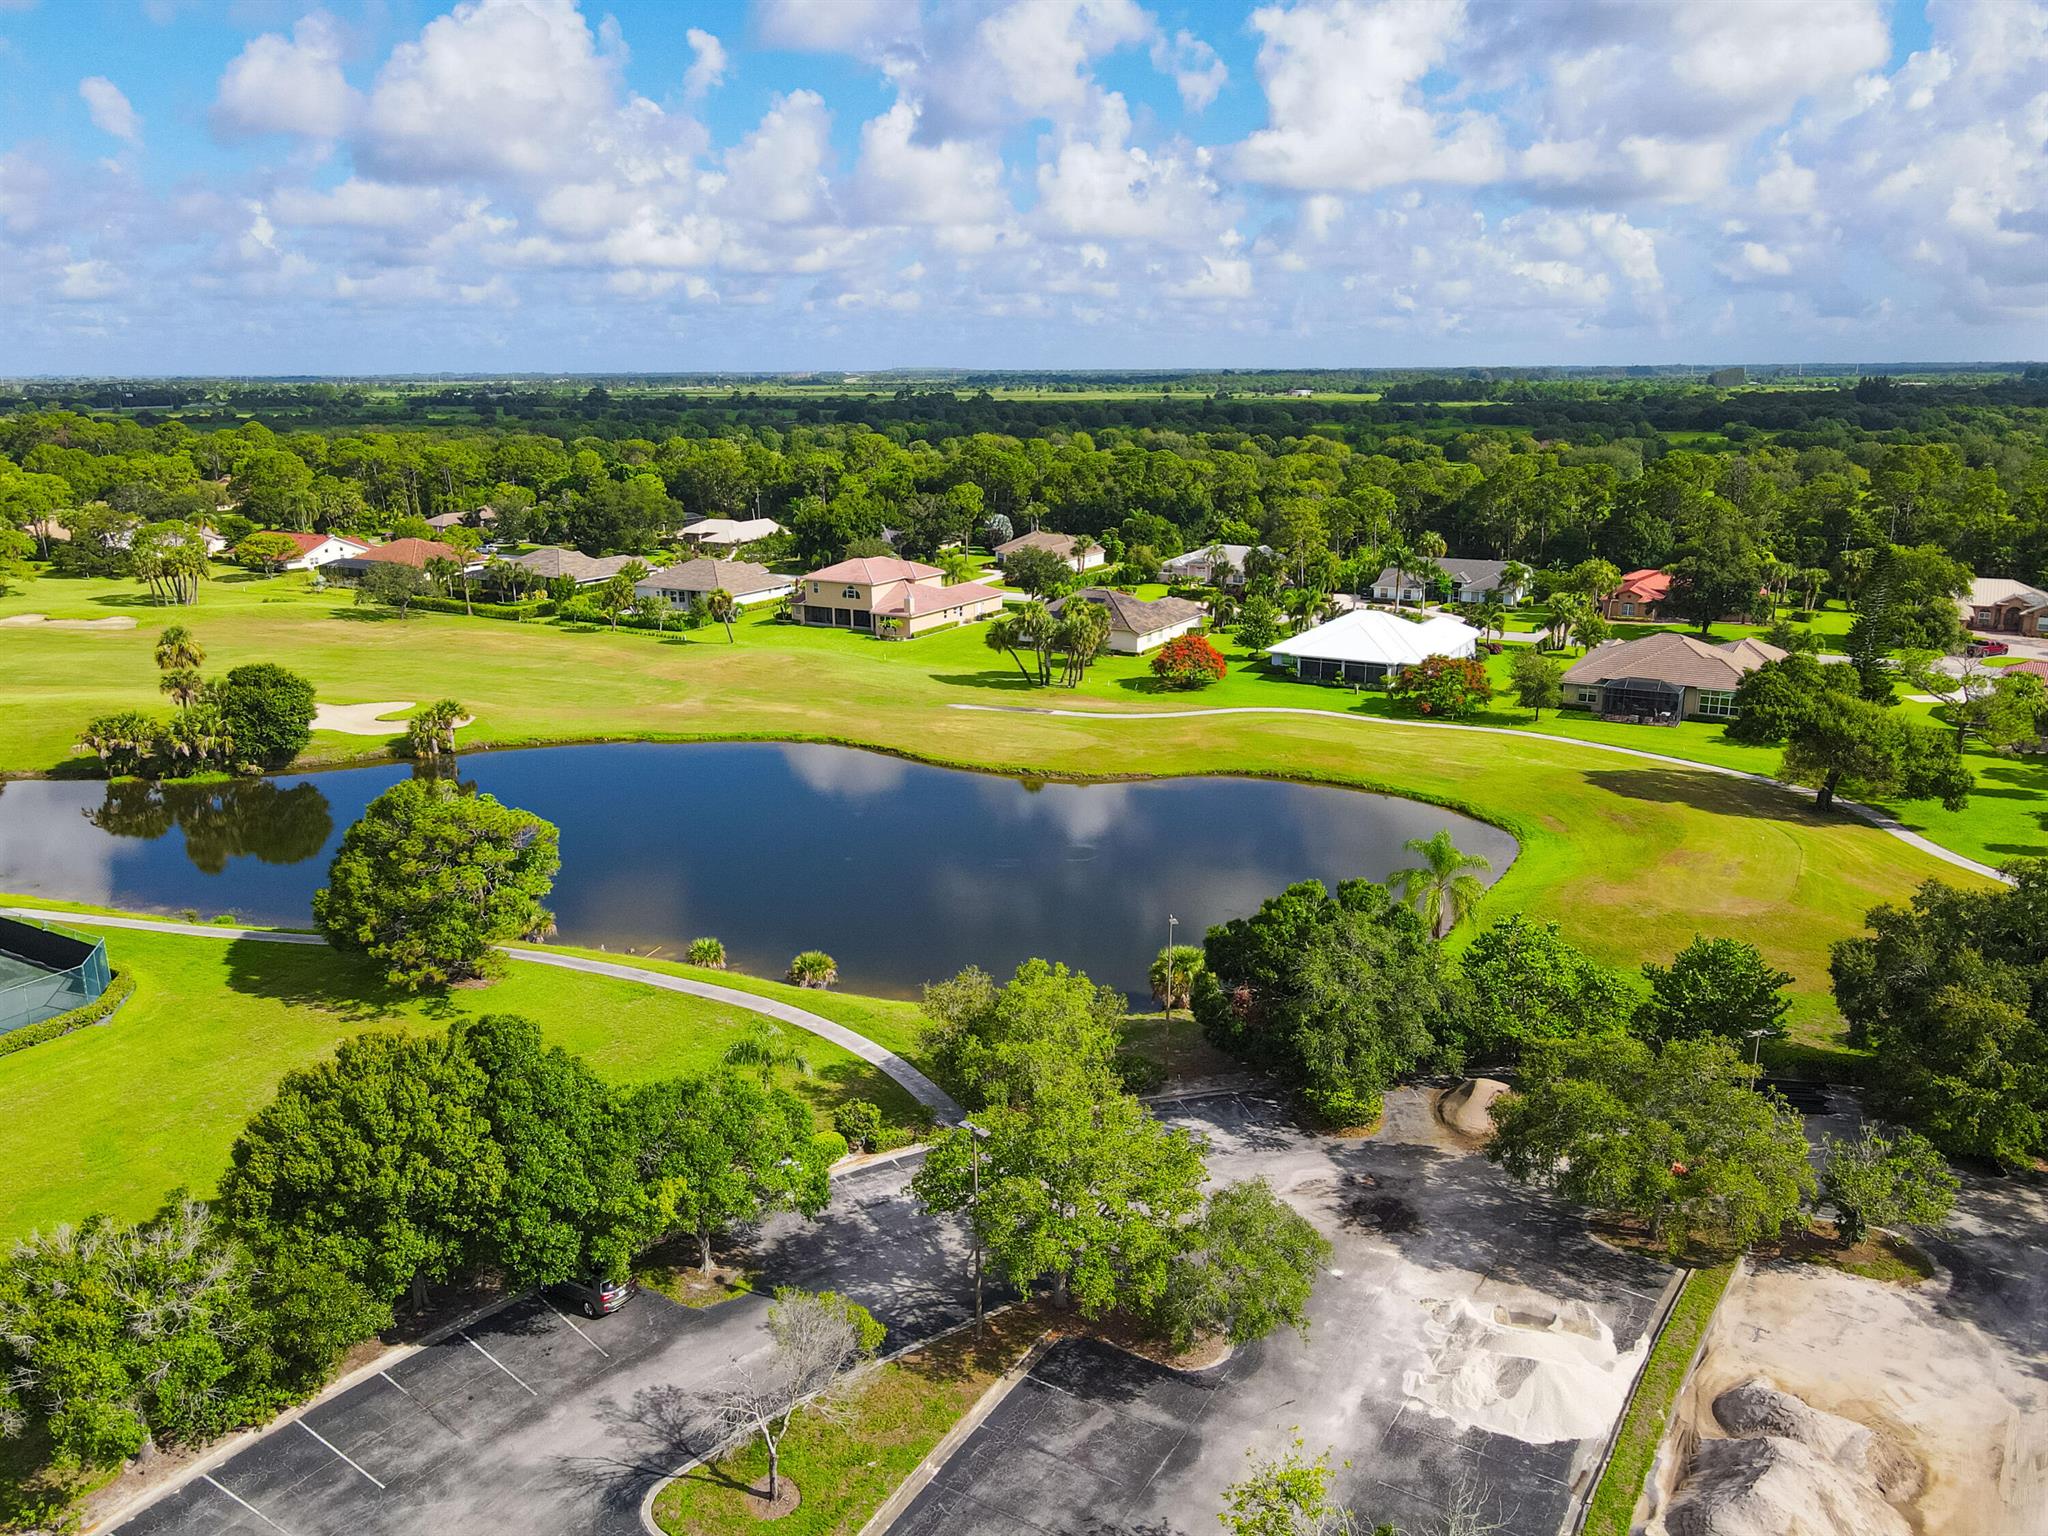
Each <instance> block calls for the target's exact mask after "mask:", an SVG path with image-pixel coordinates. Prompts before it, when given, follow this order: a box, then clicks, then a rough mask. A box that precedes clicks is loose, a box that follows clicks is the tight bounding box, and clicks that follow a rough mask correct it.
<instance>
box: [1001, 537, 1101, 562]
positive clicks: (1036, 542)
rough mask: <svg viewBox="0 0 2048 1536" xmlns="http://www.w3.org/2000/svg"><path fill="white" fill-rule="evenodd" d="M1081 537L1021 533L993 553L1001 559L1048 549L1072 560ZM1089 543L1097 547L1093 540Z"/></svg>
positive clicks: (1062, 557)
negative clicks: (1024, 552) (1030, 550)
mask: <svg viewBox="0 0 2048 1536" xmlns="http://www.w3.org/2000/svg"><path fill="white" fill-rule="evenodd" d="M1079 537H1080V535H1079V534H1073V533H1048V532H1046V531H1045V530H1043V529H1040V530H1039V531H1037V532H1035V533H1020V534H1018V535H1017V537H1016V538H1014V539H1007V540H1005V541H1004V542H1003V543H1001V544H998V545H997V546H996V547H995V549H994V550H993V551H992V553H994V554H995V556H996V557H997V558H998V559H1001V558H1003V557H1004V556H1006V555H1014V554H1015V553H1016V552H1017V551H1018V550H1020V549H1046V550H1051V551H1052V553H1054V554H1056V555H1058V556H1059V557H1060V558H1061V559H1062V560H1071V559H1073V558H1074V541H1075V540H1076V539H1077V538H1079ZM1088 543H1089V545H1090V547H1095V541H1094V540H1093V539H1090V540H1089V541H1088Z"/></svg>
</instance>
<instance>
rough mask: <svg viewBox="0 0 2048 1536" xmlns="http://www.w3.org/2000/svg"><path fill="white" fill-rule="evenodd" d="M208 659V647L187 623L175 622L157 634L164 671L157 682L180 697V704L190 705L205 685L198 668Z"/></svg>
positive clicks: (159, 663) (159, 665)
mask: <svg viewBox="0 0 2048 1536" xmlns="http://www.w3.org/2000/svg"><path fill="white" fill-rule="evenodd" d="M205 662H206V651H205V649H204V648H203V647H202V646H201V645H200V644H199V642H198V641H197V640H195V639H193V638H192V631H191V630H189V629H187V628H186V627H185V626H184V625H182V624H172V625H170V626H169V627H167V628H166V629H165V630H164V632H163V633H162V634H160V635H158V636H157V637H156V665H157V670H158V671H159V672H161V673H163V680H162V681H161V682H160V683H159V684H158V686H159V687H160V688H162V690H163V691H164V692H165V693H167V694H169V695H170V696H171V697H172V698H174V699H176V700H177V701H178V708H180V709H190V708H191V707H192V701H193V700H194V699H196V698H198V697H199V690H200V688H202V687H203V686H204V684H203V682H202V681H201V679H200V676H199V669H200V667H201V666H203V665H205Z"/></svg>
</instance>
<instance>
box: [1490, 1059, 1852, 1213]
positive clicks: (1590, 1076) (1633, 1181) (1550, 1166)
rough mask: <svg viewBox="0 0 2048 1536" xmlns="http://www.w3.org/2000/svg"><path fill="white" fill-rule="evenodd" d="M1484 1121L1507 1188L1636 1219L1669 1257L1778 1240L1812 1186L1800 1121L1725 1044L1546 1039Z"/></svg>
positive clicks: (1495, 1158) (1525, 1063) (1811, 1171)
mask: <svg viewBox="0 0 2048 1536" xmlns="http://www.w3.org/2000/svg"><path fill="white" fill-rule="evenodd" d="M1493 1114H1494V1121H1495V1126H1496V1131H1495V1135H1494V1137H1493V1139H1492V1140H1491V1141H1490V1142H1488V1143H1487V1147H1486V1155H1487V1157H1488V1158H1489V1159H1491V1160H1492V1161H1494V1162H1496V1163H1499V1164H1500V1165H1501V1166H1502V1167H1503V1168H1505V1169H1506V1170H1507V1172H1508V1174H1509V1175H1510V1176H1511V1177H1513V1178H1515V1179H1516V1180H1518V1181H1521V1182H1523V1183H1535V1184H1541V1185H1543V1186H1545V1187H1548V1188H1550V1189H1553V1190H1555V1191H1556V1192H1557V1193H1558V1194H1560V1195H1562V1196H1564V1198H1566V1199H1567V1200H1571V1201H1573V1202H1575V1203H1577V1204H1580V1205H1585V1206H1590V1207H1592V1208H1594V1209H1596V1210H1602V1211H1611V1212H1617V1213H1623V1214H1627V1215H1630V1216H1634V1217H1636V1218H1638V1219H1640V1220H1642V1221H1644V1222H1646V1223H1647V1224H1648V1225H1649V1229H1650V1233H1651V1236H1652V1237H1655V1238H1661V1239H1662V1240H1663V1241H1664V1242H1665V1243H1667V1244H1668V1246H1669V1247H1670V1249H1671V1251H1672V1252H1674V1253H1677V1252H1680V1251H1682V1250H1683V1249H1684V1248H1685V1247H1686V1246H1687V1245H1688V1244H1689V1243H1691V1242H1692V1241H1695V1240H1698V1241H1702V1242H1705V1243H1707V1244H1709V1245H1712V1246H1714V1247H1719V1248H1727V1249H1740V1248H1746V1247H1748V1246H1749V1245H1750V1244H1751V1243H1753V1242H1756V1241H1757V1240H1758V1239H1759V1238H1763V1237H1775V1236H1776V1235H1777V1234H1778V1233H1779V1232H1780V1231H1781V1230H1783V1228H1784V1225H1785V1223H1786V1222H1788V1221H1791V1220H1793V1219H1794V1217H1795V1216H1796V1215H1797V1213H1798V1211H1799V1209H1800V1206H1801V1203H1802V1202H1803V1201H1804V1200H1805V1199H1806V1198H1807V1197H1809V1196H1810V1195H1811V1194H1812V1192H1813V1189H1814V1178H1813V1169H1812V1168H1811V1167H1810V1166H1809V1164H1808V1162H1807V1148H1806V1134H1805V1130H1804V1127H1803V1125H1802V1124H1801V1121H1800V1118H1799V1116H1798V1114H1797V1113H1796V1112H1795V1111H1794V1110H1793V1109H1792V1108H1791V1107H1790V1106H1789V1105H1787V1104H1786V1103H1785V1101H1784V1100H1783V1099H1781V1098H1779V1097H1778V1096H1777V1095H1776V1094H1774V1093H1769V1092H1761V1093H1760V1092H1758V1091H1757V1090H1756V1089H1755V1088H1753V1087H1752V1086H1751V1083H1750V1070H1749V1064H1748V1063H1747V1062H1745V1061H1743V1060H1742V1058H1741V1057H1740V1056H1739V1055H1738V1054H1737V1053H1736V1051H1735V1049H1734V1047H1732V1046H1731V1045H1729V1044H1728V1043H1727V1042H1726V1041H1724V1040H1681V1041H1675V1042H1673V1043H1672V1044H1670V1045H1667V1046H1664V1047H1663V1048H1662V1049H1658V1048H1655V1047H1653V1046H1650V1045H1647V1044H1645V1043H1644V1042H1643V1041H1640V1040H1636V1039H1632V1038H1630V1037H1627V1036H1610V1037H1606V1038H1601V1039H1594V1040H1560V1041H1555V1042H1552V1043H1550V1044H1547V1045H1545V1046H1543V1047H1541V1048H1540V1049H1538V1050H1535V1051H1532V1052H1531V1053H1530V1054H1529V1056H1528V1058H1527V1059H1526V1060H1525V1062H1524V1065H1523V1071H1522V1076H1521V1079H1520V1081H1519V1083H1518V1085H1517V1091H1516V1092H1515V1093H1514V1094H1512V1095H1509V1096H1508V1097H1506V1098H1503V1099H1501V1100H1499V1101H1497V1102H1496V1104H1495V1106H1494V1111H1493Z"/></svg>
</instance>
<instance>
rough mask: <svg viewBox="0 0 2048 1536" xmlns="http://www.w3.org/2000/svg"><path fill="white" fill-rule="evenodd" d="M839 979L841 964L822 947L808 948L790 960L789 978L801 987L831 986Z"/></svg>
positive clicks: (792, 982)
mask: <svg viewBox="0 0 2048 1536" xmlns="http://www.w3.org/2000/svg"><path fill="white" fill-rule="evenodd" d="M838 979H839V964H838V962H837V961H835V960H834V959H833V958H832V957H831V956H830V955H828V954H826V953H825V951H823V950H822V949H807V950H805V951H803V953H801V954H799V955H797V956H795V957H794V958H792V959H791V960H790V962H789V980H790V982H791V984H792V985H794V986H799V987H829V986H831V985H832V983H833V982H835V981H837V980H838Z"/></svg>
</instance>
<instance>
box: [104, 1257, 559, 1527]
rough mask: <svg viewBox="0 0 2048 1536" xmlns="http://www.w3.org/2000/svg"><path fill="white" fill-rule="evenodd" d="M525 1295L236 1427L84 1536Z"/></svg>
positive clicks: (479, 1310)
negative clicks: (271, 1414) (262, 1418)
mask: <svg viewBox="0 0 2048 1536" xmlns="http://www.w3.org/2000/svg"><path fill="white" fill-rule="evenodd" d="M525 1294H526V1293H525V1292H523V1291H522V1292H521V1293H520V1295H521V1296H523V1295H525ZM519 1299H520V1297H519V1296H501V1297H498V1298H496V1299H495V1300H492V1301H489V1302H485V1303H483V1304H481V1305H479V1306H476V1307H472V1308H471V1309H470V1310H469V1311H467V1312H465V1313H463V1314H462V1315H461V1316H460V1317H457V1318H455V1319H454V1320H453V1321H451V1322H446V1323H443V1324H441V1325H440V1326H439V1327H437V1328H431V1329H429V1330H428V1331H427V1332H425V1333H423V1334H421V1335H420V1336H419V1337H418V1338H417V1339H415V1340H413V1342H412V1343H410V1344H396V1345H393V1346H392V1347H391V1348H390V1349H387V1350H385V1351H383V1352H382V1353H381V1354H378V1355H376V1356H375V1357H373V1358H372V1359H369V1360H366V1361H364V1362H363V1363H362V1364H361V1365H359V1366H357V1367H356V1368H355V1369H354V1370H352V1371H350V1372H349V1373H348V1374H347V1375H345V1376H337V1377H336V1378H335V1379H334V1380H333V1381H331V1382H329V1383H328V1384H327V1385H326V1386H324V1387H322V1388H321V1389H320V1391H319V1393H318V1394H316V1395H315V1396H313V1397H309V1398H307V1399H306V1401H305V1402H303V1403H294V1404H293V1405H292V1406H291V1407H289V1408H286V1409H283V1410H281V1411H280V1412H279V1413H278V1415H277V1416H276V1417H275V1418H273V1419H271V1420H270V1421H269V1422H268V1423H264V1424H252V1425H250V1426H249V1428H247V1429H238V1430H236V1431H235V1432H234V1433H233V1434H231V1435H229V1436H227V1437H226V1438H225V1439H222V1440H216V1441H215V1442H214V1443H213V1444H212V1445H210V1446H208V1447H207V1448H206V1450H205V1452H204V1453H203V1454H202V1455H200V1456H198V1457H196V1458H195V1459H194V1460H193V1461H191V1462H190V1463H189V1464H187V1465H186V1466H184V1467H181V1468H180V1469H179V1470H178V1473H177V1475H176V1476H175V1477H172V1478H170V1479H169V1480H168V1481H166V1482H163V1483H159V1484H158V1485H156V1486H155V1487H153V1488H145V1489H143V1490H141V1491H140V1492H137V1493H134V1494H131V1495H129V1496H128V1497H127V1498H126V1499H124V1500H122V1502H121V1503H120V1504H118V1505H116V1506H115V1507H114V1508H113V1509H111V1510H109V1511H108V1512H107V1513H105V1514H103V1515H99V1516H96V1517H95V1518H94V1519H93V1521H92V1522H91V1523H90V1524H88V1525H83V1526H80V1527H79V1536H93V1533H94V1532H97V1531H106V1530H111V1529H113V1528H114V1527H115V1526H117V1525H119V1524H120V1523H121V1522H122V1521H124V1520H127V1519H129V1518H131V1517H132V1516H135V1515H138V1514H140V1513H141V1512H142V1511H143V1510H145V1509H147V1508H149V1506H150V1505H152V1504H154V1503H156V1502H158V1501H159V1500H161V1499H167V1498H169V1497H170V1496H171V1495H172V1494H174V1493H176V1492H177V1491H178V1490H179V1489H180V1488H183V1487H184V1486H185V1485H186V1484H187V1483H190V1482H192V1481H194V1480H196V1479H198V1478H200V1477H203V1476H205V1475H206V1474H207V1473H208V1472H211V1471H212V1470H213V1469H214V1468H215V1467H217V1466H219V1465H220V1464H221V1463H222V1462H224V1461H228V1460H230V1459H232V1458H233V1457H234V1456H236V1455H237V1454H239V1453H240V1452H242V1451H245V1450H247V1449H248V1448H249V1447H250V1446H252V1445H254V1444H256V1443H257V1442H258V1441H259V1440H262V1439H264V1438H265V1437H267V1436H269V1435H271V1434H274V1433H275V1432H276V1431H278V1430H280V1429H288V1428H290V1427H291V1425H292V1424H294V1423H295V1422H297V1421H298V1420H300V1419H302V1418H304V1417H305V1416H306V1415H307V1414H309V1413H311V1412H312V1411H313V1410H314V1409H315V1408H318V1407H319V1406H320V1405H321V1404H322V1403H325V1402H327V1401H328V1400H329V1399H330V1398H335V1397H339V1396H340V1395H341V1394H342V1393H344V1392H347V1391H349V1390H350V1389H351V1388H354V1387H358V1386H361V1385H362V1384H363V1383H364V1382H366V1381H368V1380H369V1379H370V1378H371V1377H372V1376H375V1375H377V1374H379V1373H380V1372H383V1371H388V1370H390V1369H391V1367H393V1366H394V1365H402V1364H403V1363H404V1362H405V1361H407V1360H410V1359H411V1358H412V1357H413V1356H414V1355H416V1354H418V1353H419V1352H420V1351H421V1350H423V1349H428V1348H431V1347H432V1346H434V1345H435V1344H438V1343H440V1342H441V1340H443V1339H445V1338H447V1337H448V1336H449V1335H450V1334H453V1333H460V1332H461V1331H462V1330H463V1329H465V1328H469V1327H472V1326H474V1325H475V1324H477V1323H480V1322H482V1321H483V1320H484V1319H485V1318H487V1317H490V1316H491V1315H492V1314H494V1313H497V1312H501V1311H503V1310H504V1309H505V1308H506V1307H509V1306H511V1305H512V1303H513V1302H515V1301H518V1300H519Z"/></svg>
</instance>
